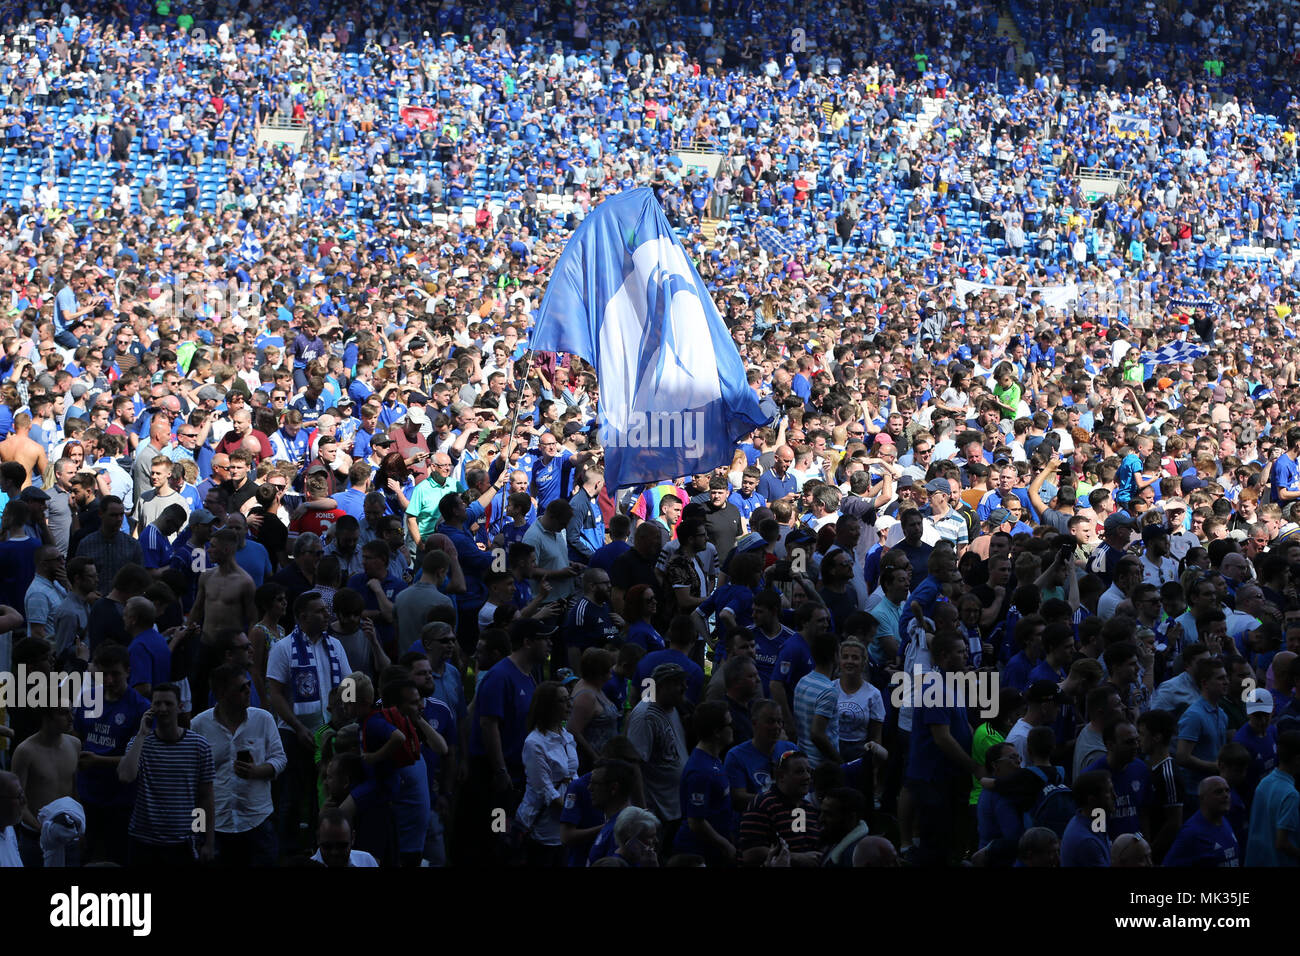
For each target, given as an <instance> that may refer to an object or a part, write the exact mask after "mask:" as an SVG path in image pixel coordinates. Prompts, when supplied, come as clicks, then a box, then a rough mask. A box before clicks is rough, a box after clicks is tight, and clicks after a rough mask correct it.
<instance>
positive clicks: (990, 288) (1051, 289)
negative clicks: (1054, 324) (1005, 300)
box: [953, 279, 1079, 310]
mask: <svg viewBox="0 0 1300 956" xmlns="http://www.w3.org/2000/svg"><path fill="white" fill-rule="evenodd" d="M953 291H954V293H955V294H956V297H957V298H958V299H960V300H962V301H963V302H964V301H965V299H966V296H968V295H970V294H971V293H972V292H974V293H980V292H996V293H997V294H998V295H1015V294H1016V287H1015V286H1013V285H989V284H987V283H984V282H971V281H970V280H969V279H956V280H954V281H953ZM1034 292H1041V293H1042V294H1043V305H1045V306H1047V307H1048V308H1049V309H1062V310H1064V309H1065V308H1066V307H1068V306H1069V304H1070V303H1071V302H1073V301H1074V300H1075V299H1077V298H1078V297H1079V290H1078V288H1077V287H1076V286H1074V285H1031V286H1026V287H1025V294H1026V295H1029V294H1031V293H1034Z"/></svg>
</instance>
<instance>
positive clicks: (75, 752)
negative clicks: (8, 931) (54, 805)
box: [13, 707, 81, 867]
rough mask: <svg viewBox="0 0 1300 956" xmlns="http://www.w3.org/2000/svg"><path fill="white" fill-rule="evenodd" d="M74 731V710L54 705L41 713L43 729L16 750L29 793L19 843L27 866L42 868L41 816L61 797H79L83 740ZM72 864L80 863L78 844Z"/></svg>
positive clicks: (20, 774)
mask: <svg viewBox="0 0 1300 956" xmlns="http://www.w3.org/2000/svg"><path fill="white" fill-rule="evenodd" d="M71 730H72V711H71V710H69V709H68V708H67V707H51V708H48V709H47V710H45V711H44V712H43V713H42V714H41V729H40V730H38V731H37V732H36V733H35V734H33V735H32V736H30V737H28V738H27V739H26V740H24V741H23V742H22V743H21V744H19V745H18V749H17V750H15V751H14V764H13V770H14V773H16V774H17V775H18V779H19V780H21V781H22V785H23V790H24V791H26V793H27V806H25V807H24V808H23V818H22V823H21V825H20V827H19V834H18V835H19V845H20V848H21V851H22V857H23V866H25V867H41V866H43V865H44V856H43V854H42V853H41V824H40V820H39V818H38V815H39V814H40V812H41V808H42V807H44V806H45V805H46V804H47V803H50V802H52V801H54V800H58V799H59V798H60V797H75V796H76V787H75V782H76V777H77V759H78V758H79V757H80V756H81V741H80V740H78V739H77V738H76V737H74V736H73V735H72V734H71V733H69V731H71ZM67 865H68V866H80V865H81V861H80V859H79V853H78V850H77V847H76V846H75V845H74V846H71V847H69V848H68V856H67Z"/></svg>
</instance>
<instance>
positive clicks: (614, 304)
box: [531, 189, 766, 488]
mask: <svg viewBox="0 0 1300 956" xmlns="http://www.w3.org/2000/svg"><path fill="white" fill-rule="evenodd" d="M531 344H532V347H533V348H534V349H535V350H538V351H553V352H569V353H570V354H573V355H577V356H579V357H580V358H582V359H584V360H585V361H587V362H589V363H591V364H592V365H593V366H595V368H596V375H597V378H598V380H599V384H600V401H599V405H598V412H599V415H600V437H601V445H602V446H603V447H604V448H605V480H606V483H607V484H608V485H609V486H610V487H611V488H622V487H627V486H629V485H632V484H637V483H640V482H647V481H657V480H660V479H664V478H675V477H678V476H681V475H688V474H698V473H701V472H705V471H709V470H710V469H712V468H716V467H718V466H719V465H725V464H730V462H731V458H732V455H733V454H734V451H735V443H736V441H737V439H739V438H741V437H743V436H744V435H747V434H748V433H749V432H751V431H753V430H754V429H755V428H757V427H759V426H760V425H763V424H764V423H765V422H766V416H764V415H763V413H762V412H761V411H760V410H759V407H758V396H757V394H756V393H755V392H754V390H753V389H752V388H750V387H749V384H748V381H747V379H746V376H745V369H744V366H743V364H742V363H741V360H740V354H739V352H737V351H736V346H735V344H734V343H733V342H732V340H731V337H730V334H729V333H728V331H727V328H726V325H725V324H724V323H723V321H722V317H721V316H720V315H719V314H718V310H717V309H716V308H715V307H714V305H713V301H712V299H711V298H710V297H709V294H708V290H707V289H706V288H705V286H704V283H703V282H702V281H701V279H700V277H699V275H698V274H697V273H696V271H695V268H694V266H693V265H692V264H691V261H690V259H689V258H688V257H687V255H686V251H685V250H684V249H683V248H682V246H681V243H680V242H679V241H678V240H677V237H676V236H675V235H674V234H673V232H672V228H671V226H669V224H668V220H667V218H666V217H665V216H664V214H663V210H661V209H660V208H659V204H658V202H657V201H656V200H655V198H654V193H653V192H651V191H650V190H649V189H634V190H631V191H629V192H625V193H622V194H620V195H618V196H615V197H612V198H611V199H608V200H606V201H605V202H603V203H602V204H601V205H600V206H599V207H597V208H596V209H595V211H593V213H592V214H591V215H590V216H589V217H588V218H587V219H586V220H585V221H584V222H583V224H582V225H581V226H580V227H579V228H578V230H577V232H575V233H574V235H573V237H572V238H571V239H570V240H569V242H568V244H567V245H566V247H565V249H564V253H563V254H562V255H561V256H560V260H559V262H558V263H557V264H556V267H555V271H554V273H553V274H552V276H551V280H550V283H549V285H548V286H547V290H546V296H545V298H544V299H543V300H542V307H541V310H540V312H539V315H538V318H537V325H536V328H535V329H534V332H533V337H532V343H531Z"/></svg>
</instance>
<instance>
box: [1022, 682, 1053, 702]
mask: <svg viewBox="0 0 1300 956" xmlns="http://www.w3.org/2000/svg"><path fill="white" fill-rule="evenodd" d="M1060 699H1061V692H1060V691H1059V690H1058V689H1057V687H1056V684H1054V683H1053V682H1052V681H1050V680H1036V681H1034V682H1033V683H1032V684H1030V685H1029V690H1027V691H1025V700H1026V701H1028V702H1029V703H1031V704H1046V703H1049V702H1050V701H1054V700H1055V701H1059V700H1060Z"/></svg>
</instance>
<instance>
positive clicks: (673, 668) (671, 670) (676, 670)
mask: <svg viewBox="0 0 1300 956" xmlns="http://www.w3.org/2000/svg"><path fill="white" fill-rule="evenodd" d="M650 677H651V679H652V680H653V681H654V682H655V683H656V684H666V683H667V682H668V681H670V680H676V679H677V678H679V677H680V678H681V679H682V680H685V679H686V668H684V667H682V665H681V664H660V665H659V666H658V667H656V668H655V669H654V670H653V671H651V672H650Z"/></svg>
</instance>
